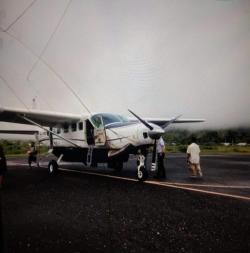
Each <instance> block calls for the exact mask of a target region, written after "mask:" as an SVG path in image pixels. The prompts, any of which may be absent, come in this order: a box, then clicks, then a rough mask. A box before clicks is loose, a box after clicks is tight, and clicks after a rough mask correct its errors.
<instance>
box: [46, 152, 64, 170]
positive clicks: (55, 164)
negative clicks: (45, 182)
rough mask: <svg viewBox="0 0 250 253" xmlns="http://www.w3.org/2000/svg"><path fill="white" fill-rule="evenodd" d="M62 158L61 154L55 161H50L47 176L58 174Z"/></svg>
mask: <svg viewBox="0 0 250 253" xmlns="http://www.w3.org/2000/svg"><path fill="white" fill-rule="evenodd" d="M62 158H63V154H61V155H60V156H59V158H58V159H57V161H56V160H51V161H50V162H49V164H48V169H49V174H50V175H56V174H57V173H58V167H59V166H58V164H59V163H60V161H61V160H62Z"/></svg>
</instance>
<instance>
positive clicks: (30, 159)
mask: <svg viewBox="0 0 250 253" xmlns="http://www.w3.org/2000/svg"><path fill="white" fill-rule="evenodd" d="M36 156H37V150H36V147H35V143H34V142H31V144H30V148H29V150H28V163H29V168H31V164H32V162H35V163H36Z"/></svg>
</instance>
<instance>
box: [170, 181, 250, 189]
mask: <svg viewBox="0 0 250 253" xmlns="http://www.w3.org/2000/svg"><path fill="white" fill-rule="evenodd" d="M166 183H168V184H172V185H178V186H197V187H211V188H228V189H250V186H248V185H221V184H186V183H172V182H166Z"/></svg>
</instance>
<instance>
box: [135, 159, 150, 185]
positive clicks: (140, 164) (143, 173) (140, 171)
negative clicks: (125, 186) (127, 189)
mask: <svg viewBox="0 0 250 253" xmlns="http://www.w3.org/2000/svg"><path fill="white" fill-rule="evenodd" d="M145 159H146V158H145V156H144V155H138V158H137V178H138V180H139V181H140V182H143V181H145V180H146V179H147V178H148V171H147V169H146V166H145Z"/></svg>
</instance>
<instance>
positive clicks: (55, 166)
mask: <svg viewBox="0 0 250 253" xmlns="http://www.w3.org/2000/svg"><path fill="white" fill-rule="evenodd" d="M48 169H49V174H50V175H55V174H57V173H58V164H57V162H56V161H55V160H51V161H50V162H49V164H48Z"/></svg>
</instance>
